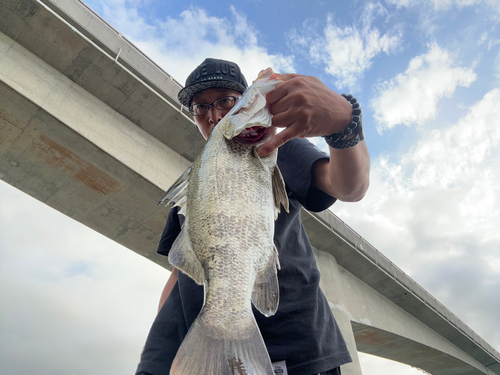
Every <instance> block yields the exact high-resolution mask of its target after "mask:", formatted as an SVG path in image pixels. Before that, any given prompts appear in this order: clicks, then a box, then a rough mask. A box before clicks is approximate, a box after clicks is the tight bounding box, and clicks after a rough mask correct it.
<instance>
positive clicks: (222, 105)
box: [188, 96, 240, 116]
mask: <svg viewBox="0 0 500 375" xmlns="http://www.w3.org/2000/svg"><path fill="white" fill-rule="evenodd" d="M239 99H240V98H237V97H236V96H224V97H223V98H220V99H217V100H216V101H215V102H213V103H212V104H208V103H198V104H193V105H191V106H189V108H188V110H189V113H191V114H192V115H193V116H201V115H204V114H205V113H207V112H208V111H209V110H210V107H211V106H214V107H215V108H217V109H218V110H221V111H223V110H226V109H231V108H233V107H234V105H235V104H236V102H237V101H238V100H239Z"/></svg>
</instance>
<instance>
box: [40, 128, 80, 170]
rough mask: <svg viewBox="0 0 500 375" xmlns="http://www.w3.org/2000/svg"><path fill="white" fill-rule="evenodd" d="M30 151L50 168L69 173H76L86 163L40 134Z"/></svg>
mask: <svg viewBox="0 0 500 375" xmlns="http://www.w3.org/2000/svg"><path fill="white" fill-rule="evenodd" d="M30 151H33V154H34V156H36V157H38V158H40V159H42V160H43V161H45V162H46V163H47V164H49V165H50V166H52V167H55V168H61V169H63V170H65V171H67V172H71V173H75V172H77V171H78V170H79V169H80V168H81V167H82V166H83V165H84V164H85V163H86V162H85V160H83V159H82V158H81V157H79V156H78V155H76V154H75V153H73V152H71V151H70V150H68V149H67V148H66V147H64V146H62V145H60V144H59V143H57V142H56V141H54V140H53V139H51V138H49V137H47V136H46V135H44V134H40V136H39V137H38V141H34V142H33V145H32V147H31V150H30Z"/></svg>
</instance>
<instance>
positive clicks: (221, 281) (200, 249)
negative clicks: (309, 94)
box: [160, 68, 288, 375]
mask: <svg viewBox="0 0 500 375" xmlns="http://www.w3.org/2000/svg"><path fill="white" fill-rule="evenodd" d="M287 79H288V78H287V77H286V76H282V75H279V74H276V73H274V72H273V71H272V69H270V68H268V69H266V70H263V71H261V72H260V73H259V76H258V77H257V79H256V80H255V81H254V83H253V84H252V85H251V86H250V87H249V88H248V89H247V90H246V91H245V92H244V93H243V97H242V98H241V99H240V100H239V101H238V102H237V104H236V105H235V106H234V107H233V108H232V109H231V110H230V111H229V112H228V114H227V115H226V116H225V117H224V118H223V119H222V120H221V121H220V122H219V123H218V124H217V125H216V126H215V128H214V129H213V131H212V133H211V135H210V136H209V139H208V141H207V143H206V145H205V148H204V150H203V152H202V153H201V154H200V156H199V157H198V158H197V159H196V160H195V161H194V162H193V164H192V165H191V166H190V167H189V168H188V170H186V172H184V173H183V174H182V175H181V176H180V177H179V178H178V179H177V181H176V182H175V183H174V184H173V185H172V186H171V187H170V188H169V189H168V190H167V192H166V194H165V196H164V197H163V199H162V200H161V201H160V203H166V204H168V203H170V202H173V203H174V206H178V207H179V212H178V213H179V214H180V215H183V216H184V217H185V220H184V224H183V226H182V229H181V232H180V234H179V235H178V237H177V239H176V240H175V242H174V243H173V245H172V248H171V250H170V252H169V256H168V260H169V262H170V264H171V265H172V266H173V267H176V268H177V269H179V270H180V271H182V272H183V273H185V274H186V275H188V276H189V277H191V278H192V279H193V280H194V281H195V282H196V283H197V284H198V285H203V286H204V292H205V300H204V304H203V307H202V309H201V311H200V313H199V315H198V316H197V318H196V319H195V321H194V322H193V324H192V325H191V327H190V329H189V331H188V333H187V335H186V337H185V338H184V340H183V342H182V343H181V345H180V347H179V349H178V351H177V354H176V356H175V358H174V361H173V363H172V366H171V369H170V374H171V375H200V374H204V375H273V374H274V371H273V368H272V364H271V360H270V357H269V353H268V352H267V349H266V346H265V344H264V340H263V338H262V335H261V333H260V330H259V327H258V325H257V322H256V320H255V317H254V314H253V312H252V304H253V305H254V306H255V307H256V309H257V310H258V311H260V312H261V313H262V314H263V315H265V316H267V317H269V316H272V315H274V314H275V313H276V310H277V309H278V305H279V285H278V277H277V270H278V269H279V267H280V264H279V258H278V251H277V249H276V246H275V245H274V241H273V236H274V221H275V220H276V219H277V217H278V214H279V213H280V212H281V207H283V208H284V209H285V210H286V211H287V212H288V196H287V194H286V190H285V183H284V181H283V177H282V175H281V173H280V170H279V168H278V166H277V164H276V163H277V151H275V152H273V153H272V154H270V155H268V156H266V157H263V158H261V157H259V155H258V153H257V149H258V146H260V145H261V144H263V143H265V142H266V141H267V140H269V139H270V138H271V137H272V136H273V135H274V134H275V130H274V128H273V127H272V126H271V125H272V116H271V114H270V112H269V105H268V104H267V102H266V99H265V94H266V93H267V92H270V91H271V90H272V89H274V87H275V86H276V84H277V83H278V82H281V81H284V80H287Z"/></svg>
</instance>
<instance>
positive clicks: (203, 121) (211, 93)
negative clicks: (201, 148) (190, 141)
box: [191, 88, 242, 139]
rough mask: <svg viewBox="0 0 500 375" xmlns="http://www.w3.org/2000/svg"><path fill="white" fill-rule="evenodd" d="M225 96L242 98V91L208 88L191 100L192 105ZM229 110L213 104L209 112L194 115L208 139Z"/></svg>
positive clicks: (199, 127) (201, 131)
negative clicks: (218, 107)
mask: <svg viewBox="0 0 500 375" xmlns="http://www.w3.org/2000/svg"><path fill="white" fill-rule="evenodd" d="M225 96H235V97H237V98H241V96H242V95H241V93H239V92H238V91H235V90H230V89H221V88H212V89H206V90H203V91H201V92H199V93H198V94H196V95H195V96H194V97H193V99H192V100H191V105H194V104H201V103H209V104H211V103H213V102H215V101H216V100H217V99H220V98H223V97H225ZM228 112H229V109H225V110H220V109H217V108H215V107H214V106H213V105H212V106H210V109H209V111H208V112H207V113H205V114H204V115H201V116H194V121H195V122H196V125H197V126H198V129H199V130H200V133H201V135H203V138H205V139H208V137H209V136H210V133H212V130H213V129H214V128H215V125H217V124H218V123H219V121H220V120H222V118H223V117H224V116H225V115H226V114H227V113H228Z"/></svg>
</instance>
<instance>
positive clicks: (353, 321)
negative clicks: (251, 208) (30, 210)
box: [0, 0, 500, 375]
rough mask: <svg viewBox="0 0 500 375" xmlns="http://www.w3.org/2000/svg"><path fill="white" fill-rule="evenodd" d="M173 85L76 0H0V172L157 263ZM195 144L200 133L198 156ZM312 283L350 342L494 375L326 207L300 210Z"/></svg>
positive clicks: (354, 370)
mask: <svg viewBox="0 0 500 375" xmlns="http://www.w3.org/2000/svg"><path fill="white" fill-rule="evenodd" d="M180 88H181V85H180V84H179V83H177V82H176V81H175V80H174V79H173V78H172V77H170V76H169V75H168V73H166V72H165V71H163V70H162V69H161V68H160V67H158V66H157V65H156V64H155V63H154V62H153V61H151V60H150V59H148V57H147V56H145V55H144V54H142V53H141V52H140V51H139V50H137V49H136V48H135V47H134V46H133V45H132V44H131V43H130V42H129V41H127V40H126V39H125V38H123V36H122V35H121V34H120V33H119V32H118V31H116V30H114V29H113V28H111V27H110V26H109V25H107V24H106V22H104V21H103V20H102V19H101V18H100V17H99V16H97V15H96V14H95V13H93V12H92V11H91V10H90V9H88V8H87V7H86V6H85V5H84V4H83V3H81V2H79V1H77V0H53V1H50V0H0V177H1V178H2V180H4V181H6V182H8V183H9V184H11V185H13V186H15V187H17V188H18V189H21V190H22V191H24V192H26V193H27V194H29V195H31V196H33V197H35V198H37V199H38V200H40V201H42V202H44V203H46V204H48V205H49V206H51V207H53V208H55V209H57V210H59V211H60V212H62V213H64V214H66V215H67V216H69V217H71V218H73V219H75V220H78V221H79V222H81V223H83V224H85V225H87V226H89V227H90V228H92V229H94V230H96V231H97V232H99V233H102V234H103V235H105V236H107V237H109V238H111V239H113V240H115V241H116V242H118V243H120V244H122V245H124V246H126V247H127V248H129V249H131V250H133V251H135V252H137V253H139V254H141V255H143V256H145V257H146V258H148V259H150V260H151V261H153V262H156V263H158V264H160V265H161V266H163V267H166V268H170V266H169V265H168V264H167V261H166V259H165V258H164V257H161V256H158V255H156V253H155V248H156V244H157V241H158V238H159V235H160V233H161V231H162V229H163V225H164V222H165V219H166V215H167V212H166V210H165V208H164V207H156V202H157V201H158V200H159V198H160V197H161V196H162V194H163V192H164V190H165V189H166V188H167V187H168V186H170V184H171V183H172V182H173V181H174V180H175V179H176V177H177V176H178V175H179V174H180V173H181V172H183V171H184V170H185V169H186V168H187V167H188V165H189V164H190V162H191V161H192V159H193V144H194V143H195V140H196V129H195V127H194V124H193V122H192V120H191V118H190V117H189V115H188V113H187V111H186V109H185V108H182V107H181V105H180V104H179V103H178V102H177V100H176V97H177V92H178V91H179V89H180ZM203 145H204V141H202V140H199V141H198V144H197V146H196V149H195V150H194V154H197V153H198V152H199V151H200V150H201V148H202V147H203ZM303 222H304V224H305V227H306V229H307V231H308V234H309V236H310V239H311V242H312V244H313V246H314V247H315V254H316V257H317V262H318V266H319V268H320V271H321V274H322V288H323V290H324V291H325V294H326V296H327V298H328V301H329V303H330V307H331V309H332V311H333V313H334V315H335V317H336V319H337V321H338V322H339V325H340V326H341V329H342V332H343V334H344V336H345V338H346V340H347V342H348V346H349V349H350V351H351V353H352V354H353V358H354V363H352V364H349V365H347V366H345V367H343V370H342V373H343V374H347V375H349V374H351V375H353V374H361V369H360V365H359V361H358V359H357V355H356V353H357V351H360V352H364V353H369V354H374V355H377V356H380V357H384V358H388V359H392V360H395V361H399V362H402V363H406V364H408V365H411V366H414V367H418V368H420V369H423V370H425V371H427V372H428V373H431V374H434V375H459V374H471V375H472V374H488V375H494V374H500V354H499V353H498V352H497V351H496V350H495V349H494V348H492V347H491V346H490V345H489V344H488V343H486V342H485V341H484V340H483V339H482V338H481V337H479V336H478V335H477V334H476V333H475V332H473V331H472V330H471V329H470V328H469V327H467V325H465V324H464V323H463V322H462V321H460V320H459V319H458V318H457V317H456V316H455V315H453V313H451V312H450V311H449V310H448V309H447V308H446V307H444V306H443V305H442V304H441V303H439V302H438V301H437V300H436V299H435V298H434V297H432V296H431V295H430V294H429V293H428V292H426V291H425V290H424V289H422V288H421V287H420V286H419V285H418V284H417V283H416V282H415V281H413V280H412V279H411V278H409V277H408V276H407V275H406V274H405V273H404V272H402V271H401V270H400V269H399V268H398V267H397V266H396V265H395V264H393V263H392V262H391V261H389V260H388V259H387V258H385V257H384V256H383V255H382V254H381V253H380V252H379V251H377V250H376V249H375V248H373V247H372V246H371V245H370V244H369V243H368V242H366V241H365V240H364V239H363V238H361V237H360V236H359V235H358V234H357V233H355V232H354V231H353V230H352V229H350V228H349V227H348V226H347V225H346V224H345V223H343V222H342V221H341V220H340V219H338V218H337V217H336V216H335V215H333V214H332V213H330V212H323V213H320V214H311V213H309V212H303Z"/></svg>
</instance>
